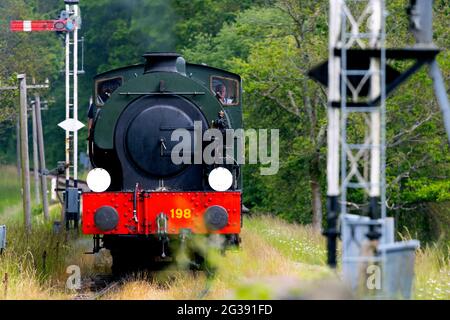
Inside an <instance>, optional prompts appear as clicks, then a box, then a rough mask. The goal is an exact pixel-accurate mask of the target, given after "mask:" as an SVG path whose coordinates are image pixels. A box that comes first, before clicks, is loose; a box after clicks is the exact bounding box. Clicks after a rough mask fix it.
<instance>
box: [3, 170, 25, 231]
mask: <svg viewBox="0 0 450 320" xmlns="http://www.w3.org/2000/svg"><path fill="white" fill-rule="evenodd" d="M21 199H22V195H21V194H20V181H19V179H18V178H17V169H16V168H15V167H13V166H1V167H0V223H1V219H2V218H1V215H2V214H4V213H5V212H6V211H7V209H12V210H15V211H17V209H18V208H19V207H20V205H21V202H20V201H21Z"/></svg>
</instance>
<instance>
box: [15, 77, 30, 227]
mask: <svg viewBox="0 0 450 320" xmlns="http://www.w3.org/2000/svg"><path fill="white" fill-rule="evenodd" d="M17 79H18V80H19V90H20V112H19V122H20V158H21V175H22V198H23V213H24V224H25V230H26V231H27V232H31V203H30V198H31V195H30V159H29V156H28V124H27V122H28V121H27V120H28V119H27V80H26V75H25V74H19V75H18V76H17Z"/></svg>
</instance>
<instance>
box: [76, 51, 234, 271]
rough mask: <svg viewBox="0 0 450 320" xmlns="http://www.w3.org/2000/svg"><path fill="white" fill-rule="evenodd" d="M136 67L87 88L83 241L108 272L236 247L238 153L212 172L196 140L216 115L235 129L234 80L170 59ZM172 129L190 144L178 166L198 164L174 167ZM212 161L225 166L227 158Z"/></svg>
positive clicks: (204, 143) (202, 143)
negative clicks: (107, 257)
mask: <svg viewBox="0 0 450 320" xmlns="http://www.w3.org/2000/svg"><path fill="white" fill-rule="evenodd" d="M143 57H144V58H145V63H143V64H138V65H131V66H127V67H123V68H119V69H115V70H111V71H109V72H105V73H102V74H99V75H97V76H96V77H95V78H94V80H95V81H94V90H93V96H94V103H95V106H96V109H97V112H96V115H95V118H94V119H93V124H92V127H91V129H90V135H89V137H90V138H89V149H90V150H89V151H90V160H91V163H92V166H93V168H94V169H93V170H92V171H91V172H89V174H88V177H87V183H88V186H89V188H90V189H91V192H84V193H83V194H82V198H81V200H82V231H83V233H84V234H90V235H93V238H94V248H93V251H94V252H98V251H99V250H100V249H101V248H106V249H109V250H110V252H111V255H112V258H113V272H122V271H123V270H126V269H127V268H132V267H135V266H145V267H147V268H151V267H156V268H159V267H160V266H164V265H167V264H168V263H172V262H173V261H174V259H175V251H176V250H178V248H179V247H180V246H181V245H184V244H186V243H189V242H190V241H192V239H195V238H197V237H202V238H208V237H212V236H213V237H219V238H221V239H222V240H223V241H222V244H223V246H224V247H227V246H230V245H238V244H239V242H240V237H239V234H240V230H241V227H242V216H241V211H242V197H241V193H242V176H241V170H240V169H241V167H240V165H239V164H238V163H237V162H236V161H235V160H234V159H236V157H237V154H236V153H237V152H238V151H237V149H236V150H234V151H232V154H231V157H232V158H234V159H233V161H231V162H230V161H216V162H215V163H212V164H211V163H205V161H204V159H203V157H201V155H202V154H203V151H204V150H205V148H207V147H208V145H210V144H211V143H213V142H214V138H211V139H210V141H208V139H206V140H205V139H202V138H203V135H204V133H205V132H206V130H208V129H210V128H212V127H215V125H214V124H215V123H217V121H218V114H219V113H221V114H222V118H223V119H222V120H223V121H222V123H225V124H226V126H227V128H229V129H238V128H242V90H241V88H242V87H241V78H240V76H239V75H237V74H233V73H231V72H227V71H225V70H221V69H217V68H213V67H210V66H206V65H197V64H190V63H186V61H185V59H184V58H183V57H182V56H181V55H179V54H176V53H146V54H144V56H143ZM218 90H220V91H221V92H219V91H218ZM224 95H225V96H224ZM219 97H220V98H219ZM219 120H220V119H219ZM177 129H184V130H185V132H188V133H189V139H191V142H192V143H190V144H188V145H190V146H191V147H190V149H189V150H185V149H184V150H182V152H181V153H182V154H181V156H184V158H188V159H190V160H194V158H196V159H197V161H192V162H190V163H189V162H188V163H180V164H176V163H174V161H173V159H172V157H171V155H172V153H173V152H172V151H173V150H174V149H173V148H174V147H175V146H176V144H177V143H179V141H177V140H176V139H175V141H173V140H174V139H173V133H174V131H175V130H177ZM222 129H223V128H222ZM199 137H200V139H199ZM199 154H200V162H199V161H198V157H197V156H198V155H199ZM218 155H220V156H221V157H223V159H222V160H224V158H225V157H228V158H230V154H229V153H226V152H225V151H224V152H220V153H218ZM216 158H217V157H216ZM228 160H229V159H228ZM194 256H198V254H197V253H194V254H193V259H194V260H195V257H194ZM200 256H201V255H200Z"/></svg>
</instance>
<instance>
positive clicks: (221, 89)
mask: <svg viewBox="0 0 450 320" xmlns="http://www.w3.org/2000/svg"><path fill="white" fill-rule="evenodd" d="M211 92H212V93H213V94H214V95H215V96H216V98H217V100H219V101H220V103H222V104H223V105H225V106H232V105H237V104H239V83H238V81H237V80H235V79H230V78H224V77H219V76H212V77H211Z"/></svg>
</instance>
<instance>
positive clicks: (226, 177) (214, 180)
mask: <svg viewBox="0 0 450 320" xmlns="http://www.w3.org/2000/svg"><path fill="white" fill-rule="evenodd" d="M208 183H209V185H210V186H211V188H213V189H214V190H215V191H227V190H228V189H230V187H231V185H232V184H233V175H232V174H231V172H230V170H228V169H226V168H223V167H218V168H215V169H213V170H212V171H211V172H210V173H209V177H208Z"/></svg>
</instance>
